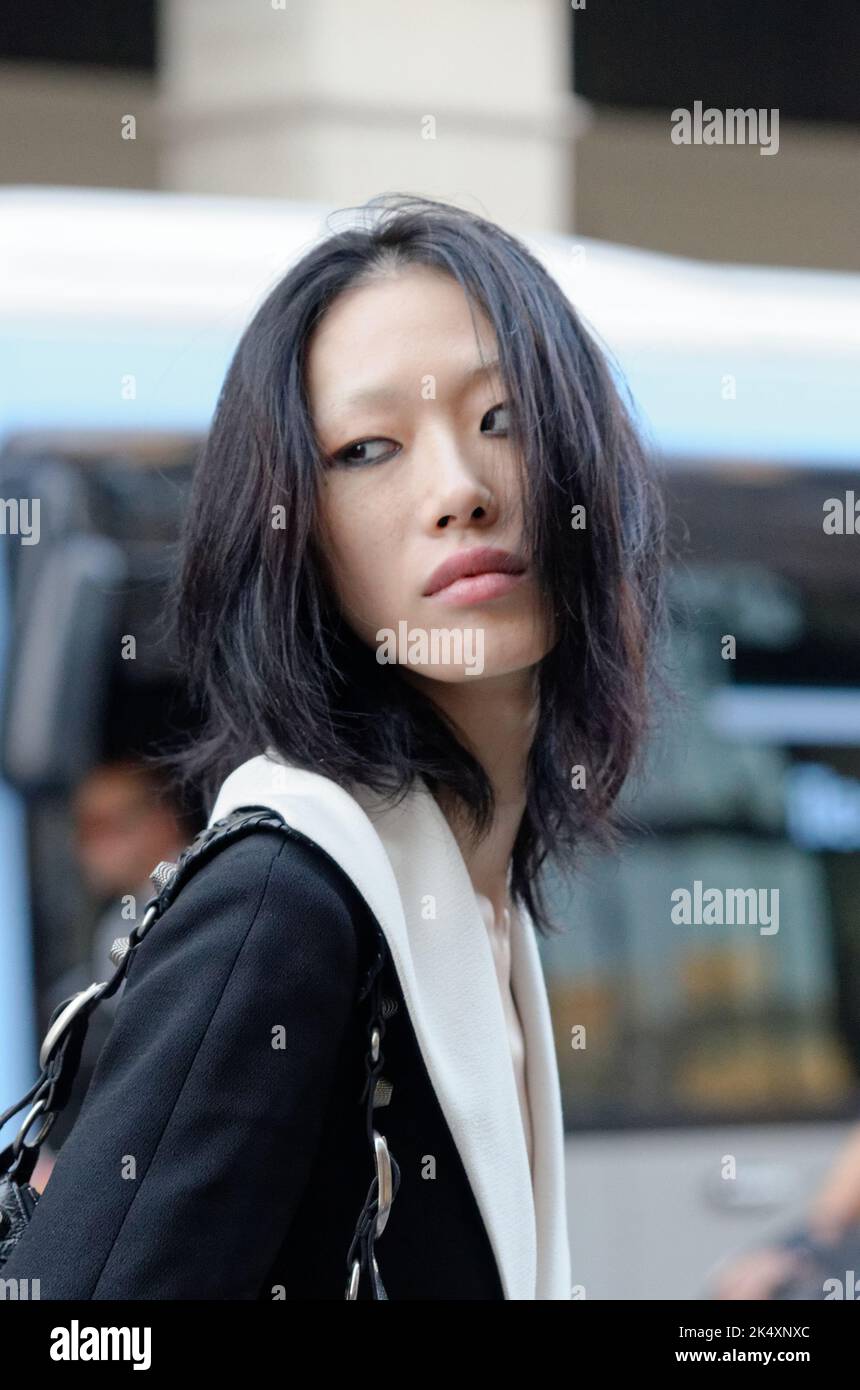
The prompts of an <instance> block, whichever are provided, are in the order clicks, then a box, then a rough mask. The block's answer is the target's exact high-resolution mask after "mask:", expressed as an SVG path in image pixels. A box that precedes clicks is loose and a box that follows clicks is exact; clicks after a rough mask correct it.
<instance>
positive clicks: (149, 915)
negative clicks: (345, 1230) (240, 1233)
mask: <svg viewBox="0 0 860 1390" xmlns="http://www.w3.org/2000/svg"><path fill="white" fill-rule="evenodd" d="M257 830H278V831H280V832H281V833H283V834H286V835H287V836H289V837H290V838H292V839H296V840H299V841H301V842H302V843H304V844H306V845H308V846H310V848H312V849H313V850H315V851H316V853H318V854H322V855H323V856H324V857H325V858H326V859H328V860H329V862H330V863H331V864H333V865H334V866H335V867H336V868H337V870H338V872H339V873H340V874H343V873H344V870H343V868H342V866H341V865H340V864H338V863H337V861H336V860H335V859H333V858H332V856H331V855H329V854H328V853H327V851H326V850H324V849H323V848H322V846H320V845H318V844H317V843H316V841H314V840H311V839H310V838H309V837H308V836H306V835H303V834H302V832H301V831H300V830H296V828H295V827H294V826H291V825H288V824H287V822H286V821H285V820H284V819H283V817H282V816H281V815H280V814H279V813H278V812H277V811H275V810H273V809H272V808H271V807H267V806H254V807H248V806H240V807H237V808H236V809H235V810H234V811H231V812H230V813H229V814H228V815H226V816H223V817H222V818H221V819H220V820H218V821H215V822H214V823H213V824H212V825H207V826H205V827H204V828H203V829H202V830H201V831H200V832H199V833H198V834H197V835H196V836H195V837H194V839H193V840H192V841H191V843H190V844H189V845H188V846H187V847H186V848H185V849H184V850H183V851H182V853H181V854H180V856H179V858H178V859H177V860H176V862H175V863H168V862H167V861H162V862H161V863H159V864H157V865H156V867H155V868H154V869H153V871H152V873H151V875H150V877H151V878H152V880H153V881H154V882H155V884H156V886H157V887H158V889H159V891H158V892H157V893H156V894H155V895H154V896H153V897H152V898H150V899H149V900H148V902H147V903H146V906H145V909H144V913H143V917H142V918H141V920H140V921H139V922H137V923H136V924H135V926H134V927H133V928H132V930H131V932H130V933H129V935H128V936H127V937H118V938H117V940H116V941H114V943H113V946H112V947H111V950H110V959H111V961H112V962H113V964H114V965H115V966H116V969H115V971H114V973H113V975H112V976H111V977H110V979H109V980H105V981H101V982H100V983H99V982H94V983H93V984H91V985H88V986H87V988H86V989H83V990H79V991H78V993H77V994H74V995H72V996H71V997H70V998H68V999H65V1000H63V1001H62V1003H60V1004H58V1005H57V1007H56V1009H55V1010H54V1012H53V1014H52V1015H51V1020H50V1025H49V1027H48V1031H47V1033H46V1034H45V1037H44V1039H43V1041H42V1045H41V1047H40V1049H39V1065H40V1067H41V1069H42V1070H41V1073H40V1075H39V1077H38V1079H37V1080H36V1082H35V1083H34V1085H33V1086H31V1088H30V1090H29V1091H27V1093H26V1094H25V1095H24V1096H22V1098H21V1099H20V1100H19V1101H18V1103H17V1104H16V1105H13V1106H11V1107H10V1109H9V1110H6V1111H5V1112H4V1113H3V1114H2V1115H0V1129H2V1128H3V1126H4V1125H5V1124H6V1121H7V1120H9V1119H10V1118H11V1117H12V1116H13V1115H15V1114H17V1113H18V1111H19V1110H22V1109H23V1108H24V1106H25V1105H27V1104H28V1103H29V1104H30V1109H29V1111H28V1112H27V1116H26V1118H25V1120H24V1122H23V1124H22V1125H21V1127H20V1129H19V1130H18V1133H17V1135H16V1136H15V1138H14V1139H13V1140H12V1142H11V1143H10V1144H7V1145H6V1147H5V1148H4V1149H2V1150H0V1174H5V1175H6V1176H7V1177H8V1178H9V1179H10V1180H11V1181H13V1182H15V1183H17V1184H18V1185H19V1186H20V1187H21V1188H22V1190H23V1189H25V1188H26V1185H27V1183H28V1182H29V1179H30V1177H31V1176H32V1173H33V1169H34V1168H35V1166H36V1163H37V1161H38V1157H39V1150H40V1148H41V1145H42V1144H43V1143H44V1141H45V1139H46V1138H47V1135H48V1133H49V1131H50V1129H51V1126H52V1124H53V1122H54V1120H55V1118H56V1116H57V1115H58V1114H59V1112H60V1111H61V1110H62V1109H63V1108H64V1106H65V1105H66V1104H67V1102H68V1099H69V1096H70V1095H71V1091H72V1083H73V1082H74V1079H75V1075H76V1073H77V1071H78V1067H79V1065H80V1060H81V1052H82V1049H83V1044H84V1039H85V1038H86V1033H87V1028H88V1026H89V1019H90V1015H91V1014H92V1012H93V1010H94V1009H95V1008H96V1007H97V1005H98V1004H100V1003H101V1001H102V1000H103V999H107V998H108V997H109V996H110V995H112V994H114V993H115V992H116V991H117V990H118V989H119V987H120V985H121V984H122V982H123V980H124V979H125V976H126V974H127V972H128V970H129V967H130V965H131V961H132V960H133V958H134V954H135V951H136V950H137V948H138V946H139V945H140V943H141V941H142V940H143V938H144V936H145V935H146V933H147V932H148V931H149V930H150V928H151V927H152V925H153V923H155V922H156V921H157V920H158V918H159V917H161V916H162V914H163V913H164V912H166V911H167V908H168V907H170V905H171V903H172V902H173V901H174V899H175V898H176V896H177V894H178V893H179V891H180V889H181V888H182V887H184V885H185V884H186V883H187V882H188V881H189V879H190V878H192V877H193V875H194V874H195V873H197V871H198V870H199V869H201V868H202V867H203V865H204V864H206V863H208V862H209V860H210V859H212V858H213V856H214V855H215V854H216V853H218V852H219V851H220V850H221V849H223V848H225V847H226V846H227V845H228V844H232V843H233V842H234V841H235V840H239V839H241V838H242V837H243V836H245V835H248V834H250V833H252V832H254V831H257ZM367 916H368V918H369V920H370V922H371V924H372V927H373V942H372V946H373V949H372V953H371V958H370V961H369V964H367V965H366V967H364V968H361V969H360V972H359V988H358V993H357V1001H356V1002H357V1003H359V1004H363V1003H364V1002H365V1000H367V999H368V998H369V1000H370V1003H369V1007H368V1014H369V1017H368V1022H367V1038H368V1047H367V1051H366V1053H365V1080H364V1086H363V1089H362V1092H361V1095H360V1096H359V1104H364V1106H365V1126H366V1131H367V1138H368V1143H369V1147H370V1154H371V1159H372V1163H373V1171H374V1176H373V1179H372V1181H371V1183H370V1187H369V1189H368V1193H367V1197H366V1198H365V1202H364V1206H363V1207H362V1210H361V1212H360V1214H359V1217H358V1221H357V1223H356V1228H355V1234H354V1236H353V1239H352V1243H351V1245H350V1248H349V1252H348V1254H347V1284H346V1292H345V1295H344V1296H345V1298H347V1299H356V1298H357V1297H358V1286H359V1281H360V1277H361V1271H362V1268H363V1269H364V1270H365V1271H366V1272H367V1274H368V1275H369V1277H370V1279H371V1296H372V1298H374V1299H380V1300H383V1299H385V1300H387V1298H388V1295H387V1293H386V1292H385V1286H384V1284H383V1282H382V1279H381V1277H380V1274H379V1267H378V1264H377V1261H376V1255H375V1243H376V1240H377V1239H378V1237H379V1236H380V1235H381V1234H382V1232H383V1230H384V1229H385V1225H386V1223H387V1221H388V1216H389V1213H390V1210H391V1205H392V1202H393V1201H394V1197H395V1196H396V1194H397V1190H398V1188H399V1186H400V1170H399V1167H398V1165H397V1162H396V1160H395V1159H394V1156H393V1155H392V1154H391V1153H390V1152H389V1149H388V1144H387V1141H386V1139H385V1136H384V1135H382V1134H380V1133H379V1132H378V1130H377V1129H376V1128H375V1125H374V1111H375V1110H376V1109H378V1108H382V1107H384V1106H386V1105H388V1104H389V1102H390V1100H391V1094H392V1089H393V1088H392V1086H391V1083H390V1082H388V1081H387V1080H386V1079H385V1077H384V1076H383V1075H382V1067H383V1065H384V1061H385V1058H384V1053H383V1050H382V1040H383V1038H384V1036H385V1019H386V1017H388V1016H390V1014H391V1013H392V1012H393V1010H394V1009H396V1008H397V1004H396V1001H394V1000H393V999H390V998H386V997H385V996H384V995H383V992H382V990H383V971H384V968H385V966H386V964H387V963H388V960H389V955H388V945H387V942H386V940H385V935H384V933H383V931H382V928H381V926H380V924H379V922H378V921H377V919H376V917H375V915H374V914H373V913H372V912H371V911H370V909H369V908H368V909H367ZM39 1116H41V1117H42V1123H41V1128H40V1130H39V1133H38V1135H37V1136H36V1138H35V1139H34V1140H32V1141H31V1142H29V1143H28V1142H27V1134H28V1132H29V1130H30V1128H31V1126H32V1125H33V1123H34V1121H35V1120H36V1119H37V1118H38V1117H39Z"/></svg>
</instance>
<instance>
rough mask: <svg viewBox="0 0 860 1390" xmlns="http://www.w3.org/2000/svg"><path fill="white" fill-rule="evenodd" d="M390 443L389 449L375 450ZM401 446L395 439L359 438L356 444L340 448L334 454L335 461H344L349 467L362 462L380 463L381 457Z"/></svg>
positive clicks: (333, 459)
mask: <svg viewBox="0 0 860 1390" xmlns="http://www.w3.org/2000/svg"><path fill="white" fill-rule="evenodd" d="M386 444H388V445H390V446H391V447H390V448H389V449H385V448H383V449H382V452H381V453H375V452H374V450H375V449H377V448H378V447H379V446H380V445H386ZM398 447H399V446H398V445H397V444H395V442H394V440H393V439H358V440H356V442H355V443H354V444H347V445H345V447H344V448H343V449H338V451H337V453H336V454H332V461H333V462H334V463H343V464H345V465H346V466H347V467H349V466H351V465H352V466H356V465H358V464H362V463H379V462H380V459H382V458H385V457H386V454H390V453H392V452H393V451H395V450H396V449H397V448H398Z"/></svg>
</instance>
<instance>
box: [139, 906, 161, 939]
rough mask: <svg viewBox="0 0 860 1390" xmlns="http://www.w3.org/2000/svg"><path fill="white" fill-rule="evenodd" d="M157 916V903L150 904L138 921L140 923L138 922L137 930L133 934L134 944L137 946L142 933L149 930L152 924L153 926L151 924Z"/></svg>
mask: <svg viewBox="0 0 860 1390" xmlns="http://www.w3.org/2000/svg"><path fill="white" fill-rule="evenodd" d="M157 916H158V903H157V902H155V903H152V904H151V905H150V906H149V907H148V908H147V909H146V911H145V912H144V914H143V916H142V917H141V919H140V922H139V923H138V925H137V928H136V930H135V932H134V933H133V935H134V939H135V944H137V942H138V941H140V940H141V938H142V936H143V934H144V932H145V931H148V930H149V928H150V927H151V926H152V924H153V922H154V921H155V919H156V917H157Z"/></svg>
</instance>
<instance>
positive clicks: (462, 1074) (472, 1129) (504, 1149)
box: [210, 754, 570, 1299]
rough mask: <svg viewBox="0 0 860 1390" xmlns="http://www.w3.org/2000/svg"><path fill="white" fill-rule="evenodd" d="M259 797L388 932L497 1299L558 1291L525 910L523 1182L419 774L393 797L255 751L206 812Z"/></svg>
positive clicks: (482, 946)
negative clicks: (482, 1235)
mask: <svg viewBox="0 0 860 1390" xmlns="http://www.w3.org/2000/svg"><path fill="white" fill-rule="evenodd" d="M259 805H263V806H270V807H272V808H273V809H274V810H276V811H278V812H279V813H280V814H281V815H282V816H283V817H284V819H285V820H286V821H287V823H288V824H289V825H292V826H293V827H295V829H297V830H300V831H301V832H302V833H303V834H304V835H306V836H307V837H308V838H309V839H311V840H313V841H314V842H315V843H317V844H318V845H319V846H320V847H321V848H322V849H323V850H325V851H326V852H327V853H328V854H329V855H330V856H331V857H332V858H333V859H334V860H335V861H336V862H337V863H339V864H340V865H341V867H342V868H343V869H344V871H345V872H346V873H347V874H348V876H349V877H350V878H351V879H352V881H353V883H354V884H355V885H356V888H357V889H358V891H359V892H360V893H361V894H362V896H363V897H364V899H365V901H366V902H367V904H368V906H369V908H370V910H371V911H372V912H373V913H374V915H375V917H376V918H377V920H378V922H379V924H380V926H381V928H382V930H383V932H384V934H385V938H386V941H387V942H388V946H389V949H390V951H391V956H392V960H393V963H394V967H395V970H396V972H397V976H398V979H399V981H400V984H401V987H402V990H403V996H404V1000H405V1003H406V1007H407V1009H408V1010H409V1016H410V1019H411V1021H412V1024H413V1027H414V1030H415V1035H416V1038H417V1040H418V1045H419V1047H420V1049H421V1053H422V1056H423V1058H424V1062H425V1065H426V1067H427V1071H428V1074H429V1076H430V1079H431V1082H432V1084H433V1087H434V1090H435V1092H436V1095H437V1096H438V1099H439V1103H440V1106H441V1108H442V1112H443V1114H444V1116H445V1119H446V1121H447V1123H448V1127H449V1129H450V1131H451V1135H452V1137H453V1140H454V1142H455V1144H456V1146H457V1149H458V1152H459V1154H460V1156H461V1158H462V1161H463V1166H464V1169H465V1171H466V1175H467V1177H468V1179H469V1182H470V1184H471V1187H472V1190H473V1192H474V1195H475V1200H476V1202H477V1204H478V1209H479V1211H480V1213H481V1216H482V1219H483V1221H484V1225H485V1227H486V1230H487V1234H488V1237H489V1240H490V1243H491V1246H492V1249H493V1251H494V1254H495V1256H496V1261H497V1265H498V1269H499V1275H500V1279H501V1282H502V1288H503V1291H504V1295H505V1298H508V1299H569V1298H570V1255H569V1250H568V1241H567V1218H566V1202H565V1179H564V1134H563V1126H562V1112H561V1097H560V1090H559V1079H558V1064H557V1058H556V1053H555V1044H554V1040H553V1031H552V1021H551V1018H550V1013H549V1004H548V1000H547V994H546V985H545V982H544V978H543V970H542V967H541V961H540V956H539V952H538V946H537V940H536V937H535V933H534V927H533V925H532V924H531V922H530V921H528V920H527V914H525V913H517V914H516V915H515V920H514V921H512V923H511V982H512V987H513V990H514V992H515V995H516V999H517V1003H518V1005H519V1009H520V1013H521V1018H522V1028H523V1033H524V1036H525V1042H526V1065H527V1080H528V1092H529V1098H530V1110H531V1119H532V1126H533V1132H534V1151H535V1162H534V1170H535V1171H534V1184H532V1181H531V1175H530V1172H529V1162H528V1155H527V1150H526V1143H525V1139H524V1134H523V1127H522V1116H521V1112H520V1105H519V1099H518V1094H517V1086H516V1083H515V1076H514V1071H513V1068H512V1067H511V1058H510V1052H509V1038H508V1032H507V1026H506V1020H505V1013H504V1009H503V1005H502V998H501V996H500V993H499V988H498V979H497V976H496V971H495V966H494V959H493V952H492V948H491V945H490V942H489V940H488V937H487V932H486V930H485V928H484V925H483V922H482V920H481V914H480V912H479V911H478V907H477V903H476V900H475V896H474V891H473V887H472V883H471V880H470V878H469V875H468V872H467V869H466V865H465V862H464V860H463V857H462V854H461V853H460V849H459V846H458V844H457V841H456V839H455V838H454V835H453V832H452V831H451V828H450V826H449V825H448V822H447V820H446V819H445V817H444V815H443V814H442V811H441V809H440V808H439V806H438V805H437V803H436V801H435V799H434V797H433V796H432V795H431V793H430V791H429V789H428V788H427V786H426V784H425V783H424V782H423V781H419V782H417V783H416V785H415V787H414V789H413V790H412V791H410V792H409V793H408V794H407V795H406V796H405V797H404V798H403V799H402V800H401V802H400V804H399V805H398V806H392V805H391V803H390V800H387V801H384V800H383V799H382V798H381V797H380V796H378V795H377V794H376V793H373V792H372V791H370V789H368V788H366V787H358V788H355V789H354V792H353V794H351V793H350V792H348V791H346V790H345V789H344V788H342V787H340V786H338V784H337V783H335V782H334V781H332V780H331V779H330V778H328V777H324V776H322V775H321V774H318V773H314V772H308V771H305V770H304V769H300V768H296V767H292V766H289V765H285V764H284V763H281V762H280V761H278V760H277V758H276V757H274V756H268V755H267V754H260V755H258V756H257V757H255V758H251V759H249V760H248V761H247V762H246V763H243V764H242V765H241V766H240V767H238V768H236V769H235V770H234V771H233V772H232V773H231V774H230V776H229V777H227V778H226V780H225V781H224V783H223V785H222V787H221V790H220V792H219V795H218V798H217V800H216V803H215V805H214V807H213V809H212V815H211V817H210V824H212V822H214V821H216V820H218V819H220V817H222V816H225V815H227V814H228V812H230V811H232V810H234V809H236V808H238V807H242V806H259ZM394 1103H395V1104H396V1097H395V1100H394Z"/></svg>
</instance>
